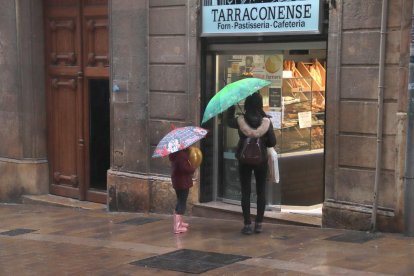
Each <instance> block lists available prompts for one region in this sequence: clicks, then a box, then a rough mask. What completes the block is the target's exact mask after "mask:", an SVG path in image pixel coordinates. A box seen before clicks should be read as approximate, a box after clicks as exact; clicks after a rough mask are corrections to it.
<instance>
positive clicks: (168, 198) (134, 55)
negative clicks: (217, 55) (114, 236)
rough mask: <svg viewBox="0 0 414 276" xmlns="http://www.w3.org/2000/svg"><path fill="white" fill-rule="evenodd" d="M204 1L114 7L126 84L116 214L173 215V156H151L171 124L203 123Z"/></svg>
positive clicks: (117, 146)
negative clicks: (201, 25)
mask: <svg viewBox="0 0 414 276" xmlns="http://www.w3.org/2000/svg"><path fill="white" fill-rule="evenodd" d="M197 3H198V1H196V0H171V1H163V0H151V1H139V2H137V1H124V0H122V1H121V0H114V1H111V3H110V14H111V37H112V39H111V42H110V43H111V49H112V52H111V58H112V62H111V65H112V72H111V76H112V83H113V84H117V85H118V86H119V87H120V91H119V92H113V93H112V99H113V112H112V113H113V118H112V126H113V133H112V143H113V149H112V164H111V170H110V171H109V176H108V191H109V199H108V201H109V207H110V208H109V209H110V210H123V211H153V212H163V213H165V212H172V210H173V207H174V204H175V193H174V191H173V189H172V188H171V183H170V179H169V174H170V164H169V161H168V158H157V159H152V158H151V155H152V152H153V151H154V149H155V146H156V145H157V143H158V142H159V140H160V139H161V138H162V137H163V136H164V135H165V134H166V133H168V132H169V131H170V130H171V124H174V125H175V126H176V127H180V126H184V125H194V124H197V123H198V122H199V115H198V114H199V106H200V104H199V93H200V91H199V83H198V82H199V72H200V68H199V64H198V60H199V51H198V42H197V41H198V38H197V31H198V27H197V20H198V19H197V16H196V15H197ZM125 18H128V19H129V20H128V24H126V23H125ZM126 174H127V175H126ZM195 183H197V184H196V185H195V188H193V189H191V196H190V200H189V202H190V203H191V202H194V201H197V200H198V181H197V179H196V180H195ZM136 201H142V202H141V203H137V202H136Z"/></svg>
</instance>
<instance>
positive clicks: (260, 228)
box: [254, 222, 263, 233]
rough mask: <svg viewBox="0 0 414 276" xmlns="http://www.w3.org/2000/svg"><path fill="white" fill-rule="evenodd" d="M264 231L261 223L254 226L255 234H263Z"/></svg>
mask: <svg viewBox="0 0 414 276" xmlns="http://www.w3.org/2000/svg"><path fill="white" fill-rule="evenodd" d="M262 231H263V226H262V223H261V222H256V223H255V225H254V232H255V233H262Z"/></svg>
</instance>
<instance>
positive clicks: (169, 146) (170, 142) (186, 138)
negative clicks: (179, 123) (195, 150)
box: [152, 126, 208, 158]
mask: <svg viewBox="0 0 414 276" xmlns="http://www.w3.org/2000/svg"><path fill="white" fill-rule="evenodd" d="M207 132H208V131H207V130H206V129H204V128H201V127H196V126H186V127H179V128H176V129H173V130H172V131H170V132H169V133H168V134H167V135H165V136H164V137H163V138H162V139H161V141H160V142H159V143H158V145H157V147H156V148H155V150H154V153H153V155H152V157H153V158H154V157H164V156H167V155H169V154H170V153H173V152H177V151H179V150H182V149H185V148H188V147H189V146H191V145H192V144H194V143H195V142H197V141H199V140H201V139H203V138H204V137H205V136H206V135H207Z"/></svg>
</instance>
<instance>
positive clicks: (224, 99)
mask: <svg viewBox="0 0 414 276" xmlns="http://www.w3.org/2000/svg"><path fill="white" fill-rule="evenodd" d="M271 83H272V82H270V81H267V80H263V79H258V78H246V79H242V80H238V81H235V82H232V83H230V84H228V85H226V86H225V87H223V89H221V90H220V91H219V92H218V93H217V94H216V95H215V96H214V97H213V98H212V99H211V100H210V102H209V103H208V104H207V107H206V109H205V111H204V115H203V121H202V124H203V123H205V122H206V121H208V120H210V119H211V118H213V117H214V116H216V115H217V114H219V113H221V112H223V111H225V110H226V109H227V108H229V107H230V106H232V105H234V104H236V103H238V102H240V101H241V100H243V99H245V98H247V96H249V95H251V94H253V93H255V92H256V91H257V90H259V89H261V88H263V87H265V86H267V85H269V84H271Z"/></svg>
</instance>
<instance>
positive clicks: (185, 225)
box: [180, 216, 190, 228]
mask: <svg viewBox="0 0 414 276" xmlns="http://www.w3.org/2000/svg"><path fill="white" fill-rule="evenodd" d="M180 219H181V225H182V226H184V227H185V228H188V227H189V226H190V225H189V224H188V223H185V222H184V220H183V217H182V216H180Z"/></svg>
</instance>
